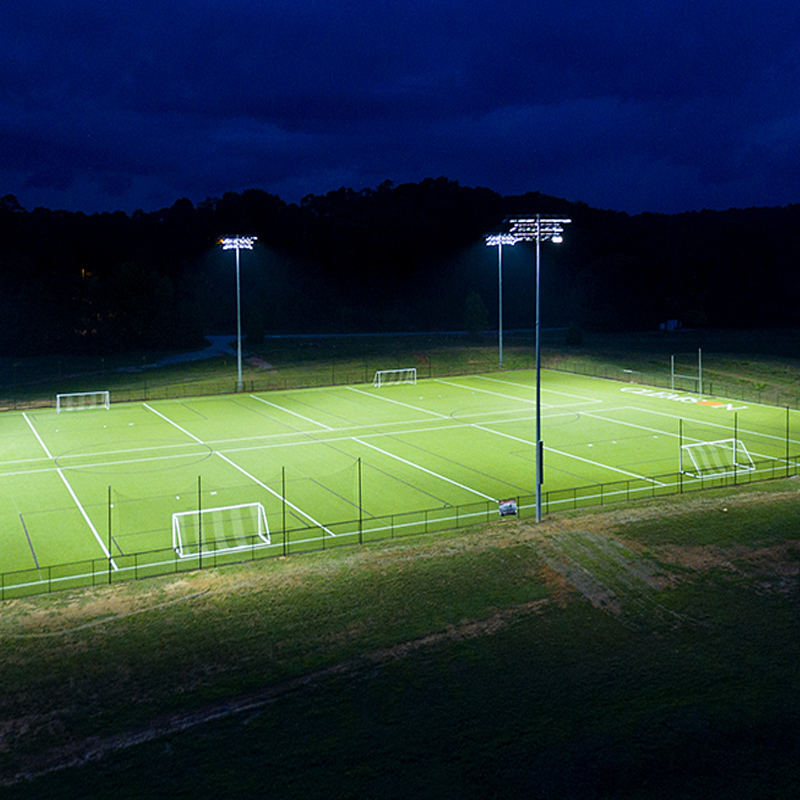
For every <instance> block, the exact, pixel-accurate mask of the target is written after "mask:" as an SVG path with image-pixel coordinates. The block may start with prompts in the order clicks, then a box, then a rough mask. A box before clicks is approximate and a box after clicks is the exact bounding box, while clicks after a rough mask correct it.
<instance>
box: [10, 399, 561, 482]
mask: <svg viewBox="0 0 800 800" xmlns="http://www.w3.org/2000/svg"><path fill="white" fill-rule="evenodd" d="M499 413H504V412H499ZM575 413H576V412H567V413H564V414H548V415H547V416H546V417H545V419H556V418H557V417H563V416H574V414H575ZM161 416H162V417H163V414H162V415H161ZM471 416H482V415H471ZM533 419H534V417H532V416H527V417H516V418H514V419H495V420H489V421H488V422H484V423H483V424H485V425H489V424H492V425H505V424H509V423H514V424H518V423H520V422H530V421H532V420H533ZM167 421H169V422H171V420H169V419H167ZM424 422H425V420H417V421H416V423H417V424H422V423H424ZM430 422H431V423H432V424H433V423H434V422H435V420H430ZM392 425H397V423H396V422H392V423H380V425H354V426H351V427H349V428H339V429H338V431H337V432H338V433H340V434H342V435H339V436H334V437H322V436H320V438H315V439H303V440H302V441H294V442H277V441H274V442H263V441H259V440H261V439H268V438H273V437H266V436H265V437H258V436H254V437H248V438H246V439H219V440H210V441H208V442H200V441H196V442H186V443H184V444H171V445H157V446H155V447H141V448H127V449H123V450H111V451H107V452H105V453H102V454H97V453H94V454H93V453H75V454H71V455H70V456H69V458H70V459H72V458H75V459H78V458H94V459H98V458H99V456H100V455H101V456H102V457H103V458H102V460H95V461H91V462H89V463H86V464H71V465H69V466H65V467H63V469H71V470H77V469H100V468H104V467H119V466H129V465H131V464H148V463H150V462H159V461H172V460H177V459H181V458H195V459H196V458H198V457H199V456H201V455H204V454H203V453H198V452H190V453H175V454H171V455H160V456H159V455H146V454H147V453H150V452H153V451H158V450H162V449H166V448H186V447H194V446H195V445H196V444H200V445H201V446H202V447H206V448H208V451H207V452H208V454H209V455H210V454H211V453H213V452H216V451H215V449H214V448H215V446H218V445H228V444H235V443H236V442H250V443H251V444H248V445H247V446H245V447H225V448H224V449H225V452H227V453H247V452H251V451H254V450H271V449H273V448H280V447H307V446H308V445H315V444H336V443H338V442H352V441H354V439H355V437H356V436H361V437H362V438H380V437H384V436H392V437H395V436H409V435H415V434H421V433H423V434H424V433H431V432H436V431H445V430H459V429H460V428H473V427H476V425H477V423H474V422H455V421H453V422H452V423H451V424H449V425H435V426H434V427H430V426H426V427H424V428H404V429H400V430H398V429H394V430H389V431H375V428H377V427H389V426H392ZM334 430H337V429H334ZM345 431H354V432H355V433H350V434H345V433H344V432H345ZM359 431H372V432H370V433H358V432H359ZM183 432H184V433H187V434H188V431H183ZM319 433H320V432H319V431H305V432H303V433H298V434H278V435H277V436H276V437H275V438H281V437H285V436H312V435H314V434H319ZM188 435H190V436H191V434H188ZM194 438H195V439H196V437H194ZM252 442H256V444H252ZM121 453H143V454H145V455H143V456H142V457H141V458H125V459H117V460H114V461H108V460H105V456H109V455H117V454H121ZM42 460H43V459H24V460H20V461H19V462H13V461H10V462H7V464H14V463H20V464H22V463H29V462H32V461H42ZM57 469H59V467H57V466H54V465H51V464H48V466H45V467H38V468H35V469H20V470H15V471H13V472H10V471H9V472H0V480H2V479H3V478H16V477H20V476H22V475H39V474H42V473H46V472H53V471H55V470H57Z"/></svg>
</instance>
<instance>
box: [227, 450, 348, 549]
mask: <svg viewBox="0 0 800 800" xmlns="http://www.w3.org/2000/svg"><path fill="white" fill-rule="evenodd" d="M217 455H218V456H219V457H220V458H221V459H222V460H223V461H225V462H226V463H228V464H230V465H231V466H232V467H233V468H234V469H237V470H239V472H241V473H242V475H244V476H245V477H246V478H250V480H251V481H253V483H257V484H258V485H259V486H260V487H261V488H262V489H266V490H267V491H268V492H269V493H270V494H271V495H273V496H274V497H277V498H278V500H280V501H281V502H283V503H286V505H287V506H289V507H290V508H292V509H294V510H295V511H296V512H297V513H298V514H301V515H302V516H304V517H305V518H306V519H307V520H309V521H310V522H311V524H312V525H316V526H317V527H319V528H322V530H323V531H325V533H329V534H330V535H331V536H333V537H334V538H335V537H336V534H335V533H334V532H333V531H332V530H331V529H330V528H326V527H325V526H324V525H323V524H322V523H321V522H320V521H319V520H316V519H314V517H312V516H311V515H310V514H306V512H305V511H303V509H302V508H298V507H297V506H296V505H295V504H294V503H292V502H290V501H289V500H287V499H286V498H285V497H281V495H279V494H278V493H277V492H276V491H275V490H274V489H270V487H269V486H267V484H266V483H262V482H261V481H260V480H259V479H258V478H256V476H255V475H251V474H250V473H249V472H248V471H247V470H246V469H244V468H243V467H240V466H239V465H238V464H237V463H236V462H234V461H231V460H230V459H229V458H228V457H227V456H226V455H223V454H222V453H220V452H217Z"/></svg>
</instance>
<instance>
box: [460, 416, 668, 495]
mask: <svg viewBox="0 0 800 800" xmlns="http://www.w3.org/2000/svg"><path fill="white" fill-rule="evenodd" d="M472 427H474V428H478V429H479V430H482V431H486V432H487V433H493V434H495V435H496V436H504V437H505V438H506V439H513V440H514V441H516V442H521V443H522V444H527V445H530V446H531V447H534V446H535V445H534V443H533V442H530V441H528V440H527V439H520V438H519V436H512V435H511V434H510V433H501V432H500V431H493V430H492V429H491V428H485V427H484V426H483V425H473V426H472ZM546 449H547V450H549V451H550V452H551V453H556V454H557V455H560V456H564V457H565V458H574V459H575V460H576V461H582V462H583V463H584V464H591V465H592V466H593V467H600V468H601V469H607V470H610V471H611V472H619V473H620V474H621V475H627V476H628V477H629V478H636V479H637V480H640V481H647V482H648V483H654V484H655V485H656V486H666V484H665V483H662V482H661V481H657V480H656V479H655V478H646V477H645V476H644V475H637V474H636V473H635V472H628V471H627V470H624V469H619V468H618V467H611V466H609V465H608V464H601V463H600V462H599V461H592V460H591V459H589V458H583V457H582V456H575V455H572V453H564V452H562V451H561V450H556V449H555V448H553V447H548V448H546Z"/></svg>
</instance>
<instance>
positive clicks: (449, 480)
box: [353, 438, 497, 503]
mask: <svg viewBox="0 0 800 800" xmlns="http://www.w3.org/2000/svg"><path fill="white" fill-rule="evenodd" d="M353 441H354V442H358V444H361V445H364V447H370V448H372V449H373V450H376V451H377V452H379V453H383V455H385V456H389V458H394V459H395V460H396V461H400V462H401V463H403V464H406V465H407V466H409V467H413V468H414V469H418V470H420V472H424V473H426V474H427V475H432V476H433V477H434V478H438V479H439V480H442V481H445V482H446V483H450V484H452V485H453V486H458V487H459V488H460V489H465V490H466V491H468V492H471V493H472V494H476V495H478V497H482V498H483V499H484V500H490V501H491V502H493V503H496V502H497V498H496V497H490V496H489V495H488V494H484V493H483V492H479V491H478V490H477V489H473V488H471V487H469V486H465V485H464V484H463V483H459V482H458V481H454V480H453V479H452V478H448V477H446V476H444V475H440V474H439V473H438V472H434V471H433V470H430V469H427V468H426V467H423V466H422V465H421V464H415V463H414V462H413V461H407V460H406V459H405V458H401V457H400V456H397V455H395V454H394V453H390V452H389V451H388V450H382V449H381V448H380V447H376V446H375V445H374V444H370V443H369V442H365V441H364V440H363V439H358V438H354V439H353Z"/></svg>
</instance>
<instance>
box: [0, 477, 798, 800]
mask: <svg viewBox="0 0 800 800" xmlns="http://www.w3.org/2000/svg"><path fill="white" fill-rule="evenodd" d="M798 489H800V484H798V482H797V481H795V480H786V481H780V482H773V483H768V484H761V485H758V486H751V487H747V488H740V489H737V490H726V491H721V492H714V493H711V492H708V493H703V494H701V495H697V496H693V497H692V498H690V499H686V498H683V499H677V498H676V499H674V500H663V501H659V502H657V503H650V504H640V505H636V506H635V507H633V508H629V509H617V510H614V511H602V510H601V511H594V512H587V513H582V514H574V515H570V514H563V515H559V516H557V517H552V518H548V519H546V520H545V521H544V522H543V523H542V524H541V525H539V526H535V525H533V524H527V523H524V522H522V521H513V520H504V521H498V522H496V523H494V524H491V525H489V526H486V527H483V528H480V529H471V530H468V531H461V532H455V533H452V534H449V535H448V534H438V535H436V536H435V537H422V536H421V537H418V538H414V539H409V540H404V541H400V542H398V541H395V542H391V543H383V544H375V545H371V546H369V547H364V548H356V549H341V550H337V551H332V552H327V553H319V554H315V555H310V556H303V557H296V558H294V557H293V558H288V559H282V560H275V561H268V562H260V563H255V564H253V565H250V566H248V567H246V568H237V569H235V570H227V571H226V570H220V571H209V572H203V573H191V574H186V575H181V576H176V577H173V578H164V579H158V580H152V581H143V582H138V583H127V584H119V585H115V586H112V587H107V588H104V589H96V590H94V591H83V592H75V593H69V594H66V593H65V594H61V595H56V596H53V597H44V598H32V599H25V600H14V601H10V602H7V603H5V604H3V605H2V607H0V647H1V648H2V650H1V651H0V652H2V655H1V656H0V686H2V692H1V693H0V698H1V699H0V720H2V722H0V796H2V797H9V798H23V797H24V798H29V797H60V798H61V797H82V798H95V797H96V798H100V797H103V798H106V797H115V798H128V797H131V798H133V797H137V798H139V797H152V798H160V797H164V798H166V797H170V798H175V797H197V796H215V797H219V796H270V797H298V798H299V797H303V798H315V797H320V798H322V797H325V798H331V797H336V798H338V797H359V798H361V797H381V798H393V797H398V798H399V797H436V798H451V797H452V798H456V797H468V798H472V797H475V798H478V797H480V798H485V797H535V798H539V797H541V798H545V797H546V798H619V797H624V798H676V797H692V798H693V797H714V798H716V797H732V798H733V797H735V798H740V797H741V798H745V797H746V798H755V797H764V798H767V797H769V798H776V797H790V796H794V793H795V791H796V787H797V786H798V785H800V732H798V726H797V719H798V716H799V714H800V669H798V666H797V665H798V663H800V635H799V634H800V615H799V614H798V611H800V592H799V591H798V589H799V588H800V587H799V586H798V570H799V569H800V542H798V539H800V525H798V520H799V519H800V492H799V491H798Z"/></svg>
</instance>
